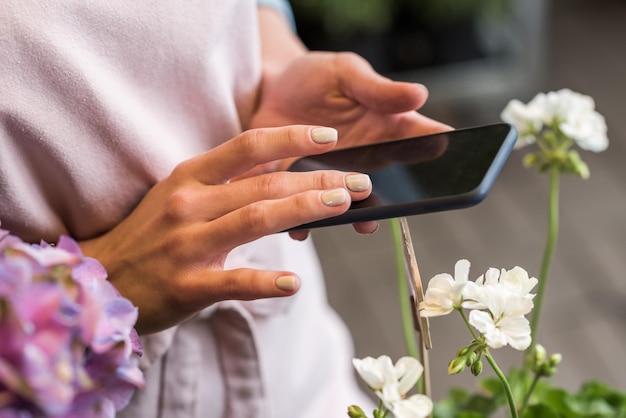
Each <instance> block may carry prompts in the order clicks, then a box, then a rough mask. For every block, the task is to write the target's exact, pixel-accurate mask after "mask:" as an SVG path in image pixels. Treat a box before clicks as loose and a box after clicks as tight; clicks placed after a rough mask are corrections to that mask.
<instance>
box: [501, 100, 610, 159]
mask: <svg viewBox="0 0 626 418" xmlns="http://www.w3.org/2000/svg"><path fill="white" fill-rule="evenodd" d="M500 118H501V119H502V120H503V121H505V122H508V123H510V124H512V125H514V126H515V127H516V128H517V130H518V132H519V139H518V141H517V143H516V144H515V147H516V148H520V147H522V146H525V145H529V144H532V143H533V142H535V141H536V138H537V135H539V133H540V132H541V130H542V129H543V128H544V127H546V128H549V129H554V128H556V126H557V125H558V129H560V131H561V132H562V133H563V134H564V135H565V136H567V137H568V138H570V139H572V140H573V141H575V142H576V144H577V145H578V146H579V147H581V148H582V149H584V150H587V151H594V152H600V151H604V150H605V149H607V147H608V145H609V140H608V138H607V127H606V122H605V120H604V117H603V116H602V115H600V114H599V113H598V112H597V111H596V110H595V102H594V100H593V98H591V97H590V96H586V95H584V94H580V93H577V92H574V91H572V90H570V89H561V90H558V91H551V92H549V93H547V94H546V93H539V94H537V95H536V96H535V97H534V98H533V99H532V100H531V101H530V102H528V104H524V103H522V102H520V101H519V100H517V99H514V100H511V101H510V102H509V103H508V104H507V105H506V107H505V108H504V110H503V111H502V113H501V114H500Z"/></svg>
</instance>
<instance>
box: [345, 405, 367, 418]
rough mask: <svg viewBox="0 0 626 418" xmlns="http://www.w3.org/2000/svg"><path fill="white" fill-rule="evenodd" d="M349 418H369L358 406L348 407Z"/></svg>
mask: <svg viewBox="0 0 626 418" xmlns="http://www.w3.org/2000/svg"><path fill="white" fill-rule="evenodd" d="M348 416H349V417H350V418H367V415H365V412H363V410H362V409H361V408H359V407H358V406H357V405H350V406H349V407H348Z"/></svg>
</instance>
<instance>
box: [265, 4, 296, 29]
mask: <svg viewBox="0 0 626 418" xmlns="http://www.w3.org/2000/svg"><path fill="white" fill-rule="evenodd" d="M256 3H257V5H258V6H259V7H269V8H271V9H274V10H276V11H277V12H279V13H281V14H282V15H283V16H284V17H285V19H287V21H288V22H289V24H290V25H291V28H292V29H293V30H294V31H295V30H296V19H295V18H294V16H293V10H292V8H291V5H290V4H289V1H287V0H257V2H256Z"/></svg>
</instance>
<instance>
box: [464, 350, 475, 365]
mask: <svg viewBox="0 0 626 418" xmlns="http://www.w3.org/2000/svg"><path fill="white" fill-rule="evenodd" d="M475 361H476V352H474V351H472V352H471V353H469V354H468V355H467V356H466V357H465V364H466V365H467V366H468V367H469V366H471V365H472V364H474V362H475Z"/></svg>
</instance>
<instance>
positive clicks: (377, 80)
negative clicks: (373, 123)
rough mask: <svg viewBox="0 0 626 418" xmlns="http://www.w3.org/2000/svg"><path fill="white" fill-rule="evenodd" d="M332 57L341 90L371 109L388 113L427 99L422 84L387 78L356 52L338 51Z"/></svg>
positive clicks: (407, 108) (396, 111)
mask: <svg viewBox="0 0 626 418" xmlns="http://www.w3.org/2000/svg"><path fill="white" fill-rule="evenodd" d="M335 60H336V66H337V68H338V74H340V77H341V79H340V81H341V85H342V86H343V87H344V88H345V90H346V91H345V93H346V94H347V95H348V96H349V97H351V98H353V99H354V100H355V101H357V102H359V103H361V104H362V105H364V106H365V107H367V108H369V109H371V110H374V111H375V112H379V113H383V114H391V113H400V112H406V111H409V110H417V109H419V108H421V107H422V106H423V105H424V103H426V100H427V99H428V89H427V88H426V87H425V86H424V85H422V84H419V83H408V82H400V81H393V80H390V79H389V78H387V77H384V76H382V75H381V74H378V73H377V72H376V71H375V70H374V69H373V68H372V66H371V65H370V64H369V63H368V62H367V61H366V60H365V59H363V58H362V57H360V56H359V55H357V54H352V53H339V54H336V56H335Z"/></svg>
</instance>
